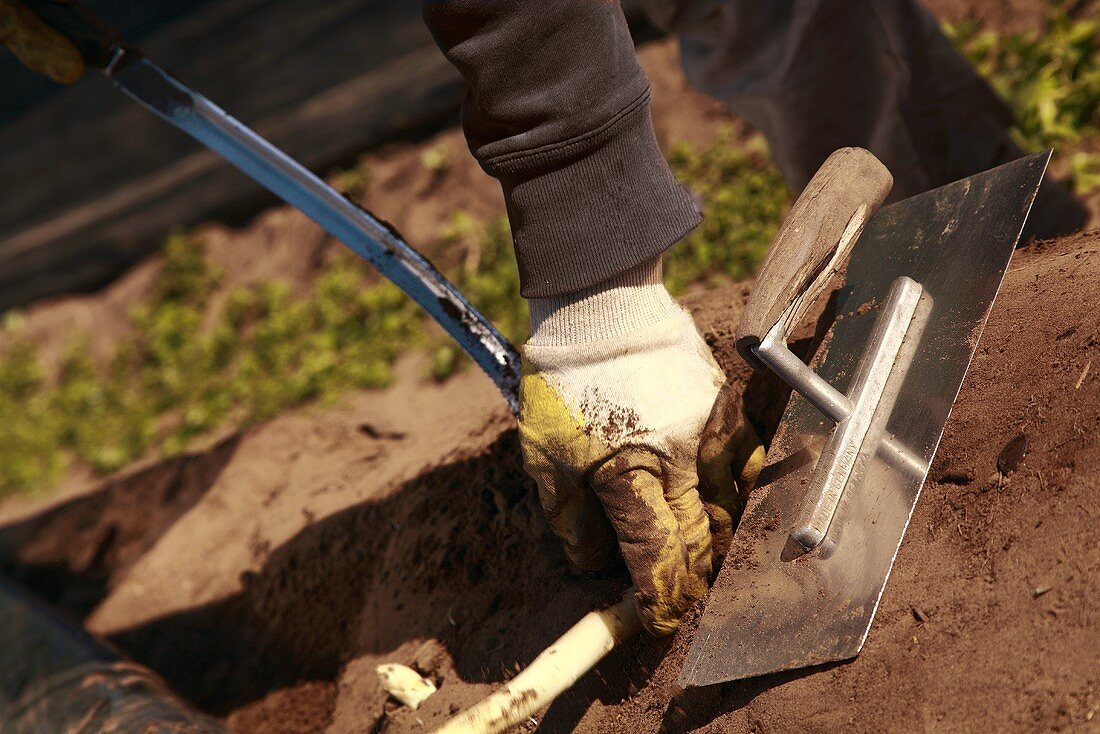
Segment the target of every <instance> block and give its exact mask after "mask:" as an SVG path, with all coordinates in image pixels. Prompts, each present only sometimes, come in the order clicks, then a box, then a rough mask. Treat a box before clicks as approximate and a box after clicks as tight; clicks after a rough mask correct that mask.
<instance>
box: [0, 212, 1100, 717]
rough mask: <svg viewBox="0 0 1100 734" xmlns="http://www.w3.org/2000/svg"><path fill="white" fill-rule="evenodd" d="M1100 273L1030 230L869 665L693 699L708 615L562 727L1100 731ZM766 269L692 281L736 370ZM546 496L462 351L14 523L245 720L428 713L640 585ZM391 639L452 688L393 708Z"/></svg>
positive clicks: (701, 311)
mask: <svg viewBox="0 0 1100 734" xmlns="http://www.w3.org/2000/svg"><path fill="white" fill-rule="evenodd" d="M1097 284H1100V234H1098V233H1095V232H1094V233H1091V234H1087V235H1081V236H1078V237H1075V238H1071V239H1067V240H1062V241H1058V242H1055V243H1048V244H1044V245H1042V246H1036V247H1032V248H1029V249H1027V250H1023V251H1020V252H1019V253H1017V255H1016V257H1015V259H1014V261H1013V264H1012V267H1011V268H1010V271H1009V273H1008V276H1007V278H1006V281H1005V286H1004V289H1003V291H1002V294H1001V297H1000V299H999V300H998V302H997V305H996V307H995V308H994V311H993V314H992V316H991V317H990V321H989V325H988V327H987V330H986V333H985V335H984V337H983V339H982V342H981V344H980V346H979V351H978V355H977V357H976V359H975V362H974V365H973V367H972V369H971V373H970V375H969V377H968V378H967V381H966V384H965V385H964V388H963V391H962V394H961V396H960V398H959V401H958V403H957V404H956V407H955V411H954V413H953V414H952V418H951V421H950V422H949V424H948V426H947V433H946V435H945V438H944V442H943V445H942V447H941V450H940V453H939V456H938V457H937V460H936V462H935V465H934V467H933V469H932V472H931V475H930V479H929V482H928V483H927V485H926V487H925V492H924V494H923V496H922V499H921V502H920V504H918V507H917V512H916V517H915V519H914V521H913V523H912V525H911V530H910V532H909V534H908V535H907V537H906V540H905V543H904V544H903V547H902V550H901V554H900V556H899V558H898V563H897V565H896V567H895V571H894V575H893V576H892V578H891V582H890V585H889V586H888V588H887V591H886V594H885V597H884V600H883V605H882V607H881V609H880V611H879V615H878V618H877V620H876V623H875V627H874V628H873V630H872V633H871V637H870V639H869V641H868V643H867V646H866V647H865V649H864V651H863V653H862V655H861V656H860V657H859V658H858V659H857V660H856V661H855V662H853V663H850V664H846V665H840V666H834V667H829V668H825V669H815V670H811V671H802V672H799V673H794V674H785V675H778V676H770V677H766V678H761V679H756V680H753V681H749V682H747V683H737V684H728V685H725V686H717V687H712V688H707V689H702V690H701V691H694V692H690V693H689V694H678V691H677V690H676V689H675V686H674V684H673V681H674V679H675V677H676V674H677V673H678V670H679V665H680V663H681V661H682V657H683V651H684V649H685V647H686V644H687V643H688V641H689V640H690V635H691V629H692V623H690V622H689V623H688V624H687V625H685V627H684V629H683V631H682V632H681V633H679V634H678V635H677V636H676V637H674V638H673V639H671V640H654V639H650V638H638V639H636V640H635V641H633V642H631V643H629V644H628V645H626V646H625V647H624V648H623V649H622V650H620V651H618V652H616V653H615V654H614V655H613V656H612V657H611V658H610V659H609V660H607V661H605V663H604V664H602V665H601V666H600V667H599V668H598V669H597V671H596V672H595V673H594V674H592V675H590V676H589V677H587V678H586V679H584V680H583V681H582V682H581V683H580V684H579V685H578V686H576V687H575V688H574V689H573V690H571V691H570V692H569V693H568V694H566V695H565V696H564V697H563V698H562V699H561V700H560V701H559V702H558V703H556V704H555V705H554V706H552V707H551V708H550V710H549V711H547V712H545V713H544V714H542V715H541V716H540V717H539V718H540V720H541V722H542V728H541V730H542V731H553V732H556V731H568V730H576V731H581V732H603V731H658V730H661V729H662V728H663V730H666V731H693V730H698V731H716V732H717V731H730V730H745V731H749V730H752V731H825V730H834V729H838V728H841V727H844V728H846V729H847V730H851V731H868V732H870V731H881V730H883V729H886V730H898V731H907V730H927V731H972V730H975V729H988V730H995V731H1037V730H1065V731H1089V730H1096V727H1097V726H1100V719H1097V718H1096V715H1097V714H1098V713H1100V691H1098V685H1100V681H1098V679H1097V676H1098V672H1097V671H1100V650H1097V648H1096V646H1095V644H1094V642H1095V639H1096V636H1097V634H1098V633H1100V615H1098V611H1097V607H1096V605H1095V601H1094V599H1095V595H1096V593H1097V591H1098V589H1097V581H1096V579H1097V578H1098V575H1097V574H1098V572H1100V540H1098V539H1097V536H1096V534H1095V532H1094V526H1095V522H1096V517H1097V516H1098V513H1100V500H1098V497H1100V494H1098V491H1100V442H1098V441H1097V438H1096V436H1097V427H1098V423H1100V377H1098V373H1097V371H1095V369H1094V368H1090V369H1089V371H1088V372H1087V373H1086V365H1089V364H1090V363H1093V362H1095V364H1096V365H1097V366H1100V313H1097V311H1096V309H1095V308H1094V306H1095V295H1094V294H1095V287H1096V285H1097ZM745 292H746V289H745V287H732V288H730V289H726V290H724V291H719V292H714V293H709V294H703V295H701V296H697V297H694V298H693V299H692V300H691V301H690V303H689V305H690V306H691V307H692V308H693V309H694V311H695V313H696V317H697V320H698V321H699V323H700V326H701V327H702V328H703V330H704V331H705V333H706V334H707V336H708V339H709V340H710V341H711V343H712V345H713V346H714V347H715V348H716V350H717V351H718V353H719V355H720V357H721V358H722V361H723V362H724V363H725V365H726V366H727V368H728V369H729V371H730V373H731V374H732V375H733V376H734V379H738V380H741V381H745V379H746V375H747V373H746V370H745V368H744V366H743V365H741V364H739V363H738V362H737V361H736V358H735V357H734V356H733V355H732V349H731V345H730V339H729V337H730V334H731V333H732V329H733V325H734V324H735V323H736V318H737V316H738V314H739V313H740V307H741V303H742V301H743V298H744V295H745ZM412 371H413V370H406V371H405V372H406V374H408V373H409V372H412ZM1082 375H1084V376H1083V377H1082ZM760 393H761V391H759V390H756V391H755V394H756V395H757V398H758V399H757V401H756V402H755V405H756V406H757V407H756V408H755V410H756V411H757V413H759V406H760V401H759V394H760ZM773 402H774V401H773ZM1021 435H1022V436H1025V437H1026V441H1027V450H1026V452H1025V453H1024V456H1023V458H1022V460H1020V461H1018V462H1017V461H1016V460H1014V459H1012V458H1011V457H1008V458H1007V459H1006V456H1008V454H1010V453H1011V450H1009V451H1007V452H1006V447H1007V446H1009V445H1010V444H1014V445H1016V446H1019V445H1020V441H1019V440H1017V436H1021ZM999 462H1000V464H999ZM999 466H1000V469H999V468H998V467H999ZM531 489H532V487H531V484H530V482H529V481H528V480H527V479H526V478H525V477H524V476H523V473H522V471H521V468H520V459H519V453H518V446H517V443H516V435H515V431H514V429H513V428H512V424H511V419H510V417H509V416H508V414H507V412H506V411H505V410H504V408H503V407H502V405H501V403H500V401H499V399H498V398H497V396H496V395H495V394H494V392H493V389H492V387H491V385H489V384H488V382H487V381H486V380H484V379H483V378H482V377H481V376H480V375H478V374H476V373H473V372H467V373H464V374H462V375H460V376H459V377H458V378H456V379H454V380H452V381H451V382H449V383H447V384H445V385H442V386H437V387H432V388H428V389H425V388H424V387H423V386H421V385H417V384H415V383H408V382H404V383H402V384H400V385H398V386H397V387H396V388H394V389H393V390H392V391H388V392H385V393H374V394H369V393H368V394H363V395H360V396H357V397H356V398H355V399H353V400H351V401H349V402H348V403H347V404H346V405H344V406H341V408H339V409H333V410H327V411H321V410H314V411H307V412H305V413H301V414H295V415H288V416H284V417H282V418H278V419H275V420H273V421H271V422H269V423H267V424H264V425H262V426H259V427H257V428H254V429H252V430H250V431H248V432H246V433H244V434H243V435H240V436H237V437H234V438H232V439H230V440H228V441H226V442H224V443H223V444H221V445H220V446H218V447H217V448H215V449H214V450H212V451H210V452H208V453H206V454H202V455H197V456H191V457H187V458H182V459H178V460H175V461H172V462H167V463H165V464H160V465H155V466H152V467H148V468H145V469H143V470H140V471H138V472H135V473H131V474H128V475H125V476H122V477H119V478H117V479H114V480H111V481H109V482H106V483H104V484H103V485H102V486H101V487H99V488H97V489H96V490H95V491H93V492H91V493H88V494H86V495H84V496H82V497H80V498H77V499H74V500H71V501H68V502H64V503H61V504H59V505H57V506H55V507H53V508H51V509H49V510H47V511H44V512H42V511H39V512H36V513H34V514H32V515H30V516H27V517H24V518H23V519H22V520H20V521H18V522H14V523H10V524H8V525H7V526H6V527H4V528H3V529H2V530H0V558H2V559H3V561H2V566H3V567H4V570H5V571H7V572H10V573H12V574H14V575H16V576H17V577H18V578H20V579H22V580H23V581H24V582H26V583H27V584H28V585H30V586H31V587H32V588H34V589H35V590H36V591H38V592H39V593H41V594H43V595H44V596H46V597H47V598H49V599H50V600H51V601H54V602H56V603H58V604H60V605H61V606H62V607H63V608H64V609H66V610H67V611H68V612H69V613H71V614H73V615H74V616H76V617H78V618H83V619H84V621H85V622H86V624H87V625H88V626H89V627H90V628H91V629H93V630H95V631H96V632H99V633H101V634H103V635H105V636H106V637H108V638H109V639H111V640H112V641H114V642H115V643H116V644H118V645H119V646H121V647H122V648H123V649H124V650H125V651H127V652H128V653H129V654H130V655H132V656H134V657H135V658H137V659H138V660H139V661H141V662H144V663H146V664H148V665H150V666H151V667H153V668H155V669H156V670H158V671H160V672H161V673H162V674H163V675H165V677H166V678H167V679H168V680H169V682H170V683H171V684H172V685H173V686H174V687H175V688H176V689H177V690H179V691H180V692H182V693H183V694H184V695H185V696H187V697H188V698H190V699H191V700H192V701H194V702H195V703H196V704H198V705H200V706H202V707H203V708H205V709H207V710H209V711H212V712H214V713H216V714H219V715H223V716H225V717H227V721H228V722H229V724H230V725H231V726H233V727H234V728H235V729H236V730H238V731H241V732H274V731H302V732H305V731H326V730H327V731H330V732H352V731H357V732H361V731H368V730H371V731H387V732H401V731H420V730H422V725H421V723H420V722H423V724H424V725H427V726H429V727H431V726H432V725H434V724H438V723H439V722H440V721H442V720H443V719H444V718H445V717H446V716H448V715H449V714H450V713H452V712H453V711H455V710H458V709H459V708H462V707H465V706H468V705H470V704H471V703H473V702H474V701H475V700H477V699H478V698H479V697H480V696H482V695H484V694H485V693H486V692H488V691H489V690H491V689H492V687H493V686H495V685H498V684H499V683H500V682H502V681H504V680H506V679H507V678H508V677H509V676H510V675H512V674H514V672H515V670H516V669H517V666H522V665H524V664H526V663H527V662H528V661H529V660H530V659H531V658H532V657H533V656H534V655H535V654H536V653H537V652H538V650H539V649H540V648H541V647H542V646H544V645H545V644H546V643H547V642H549V641H550V640H551V639H553V638H554V637H555V636H556V635H557V634H559V633H560V632H561V631H563V630H564V629H565V628H566V627H567V626H569V625H570V624H571V623H572V622H573V621H575V620H576V619H578V618H579V617H580V616H581V615H582V614H583V613H584V611H585V610H587V609H589V608H590V607H591V606H592V605H594V604H597V603H601V602H603V601H605V600H607V599H609V598H610V597H611V596H613V595H614V594H615V593H616V592H617V591H618V590H619V589H621V588H622V585H623V576H622V573H621V571H618V572H614V571H613V572H611V573H609V574H608V575H607V576H606V577H604V578H587V577H574V576H571V575H570V574H569V572H568V569H567V568H566V565H565V563H564V560H563V557H562V556H561V554H560V551H559V550H558V549H557V547H556V545H555V543H554V541H553V539H552V538H551V537H550V535H549V533H548V532H547V531H546V529H545V527H544V525H543V523H542V520H541V518H540V516H539V513H538V511H537V509H536V508H535V507H534V506H533V501H532V494H531ZM383 661H395V662H403V663H406V664H412V665H415V666H417V667H419V668H420V669H421V670H422V671H423V672H425V673H426V674H429V675H431V676H432V677H434V678H435V679H436V681H437V682H438V683H439V684H440V692H439V693H438V694H437V695H436V696H435V697H433V698H432V699H429V701H428V702H426V703H425V704H424V705H423V706H422V707H421V708H420V710H419V711H418V712H416V713H412V712H409V711H407V710H405V709H401V708H400V707H398V706H397V705H396V704H395V703H393V702H387V701H386V699H385V696H384V694H383V693H382V692H381V690H380V689H379V687H378V684H377V682H376V680H375V677H374V674H373V668H374V666H375V665H376V664H378V663H380V662H383ZM1090 727H1091V728H1090Z"/></svg>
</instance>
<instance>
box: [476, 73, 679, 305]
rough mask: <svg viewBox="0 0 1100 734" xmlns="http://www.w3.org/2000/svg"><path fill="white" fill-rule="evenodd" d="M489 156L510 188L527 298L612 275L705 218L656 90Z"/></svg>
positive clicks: (647, 256)
mask: <svg viewBox="0 0 1100 734" xmlns="http://www.w3.org/2000/svg"><path fill="white" fill-rule="evenodd" d="M484 165H485V170H486V171H488V172H489V173H490V174H492V175H493V176H495V177H497V178H498V179H499V180H500V182H501V187H502V188H503V190H504V200H505V204H506V205H507V208H508V218H509V221H510V222H511V225H512V237H513V239H514V241H515V246H516V260H517V261H518V264H519V274H520V293H521V295H522V296H523V297H524V298H546V297H549V296H558V295H561V294H564V293H570V292H573V291H578V290H581V289H584V288H589V287H591V286H594V285H596V284H598V283H601V282H603V281H606V280H608V279H609V278H612V277H614V276H616V275H619V274H621V273H623V272H625V271H627V270H629V269H630V268H632V267H634V266H636V265H639V264H640V263H643V262H645V261H647V260H652V259H654V258H655V257H657V256H658V255H660V254H661V253H662V252H664V251H665V250H666V249H667V248H668V247H669V246H671V245H672V244H674V243H675V242H677V241H679V240H680V239H681V238H682V237H683V236H684V235H685V234H687V233H688V232H690V231H691V230H692V229H694V228H695V226H696V225H698V224H699V220H700V214H699V210H698V208H697V207H696V205H695V202H694V201H693V200H692V198H691V194H690V193H689V192H688V191H687V190H686V189H685V188H684V187H683V186H681V185H680V184H679V182H677V181H676V179H675V177H674V176H673V175H672V171H671V170H669V167H668V163H667V161H666V160H665V158H664V155H663V154H662V153H661V149H660V147H659V146H658V145H657V136H656V134H655V133H654V131H653V122H652V120H651V118H650V112H649V93H648V91H647V92H646V93H645V94H644V95H642V96H641V97H639V98H638V99H637V100H636V101H635V102H634V103H633V104H632V105H630V106H628V107H627V109H625V110H623V112H621V113H620V114H619V115H617V116H616V117H615V118H613V119H612V120H610V121H609V122H607V123H606V124H604V125H603V126H601V127H600V128H597V129H596V130H593V131H591V132H589V133H587V134H585V135H582V136H578V137H577V138H574V139H572V140H569V141H565V142H563V143H558V144H555V145H551V146H545V147H544V148H540V149H536V150H531V151H524V152H523V153H522V154H516V153H513V154H510V155H507V156H501V157H499V158H496V159H492V160H489V161H486V162H485V164H484Z"/></svg>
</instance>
